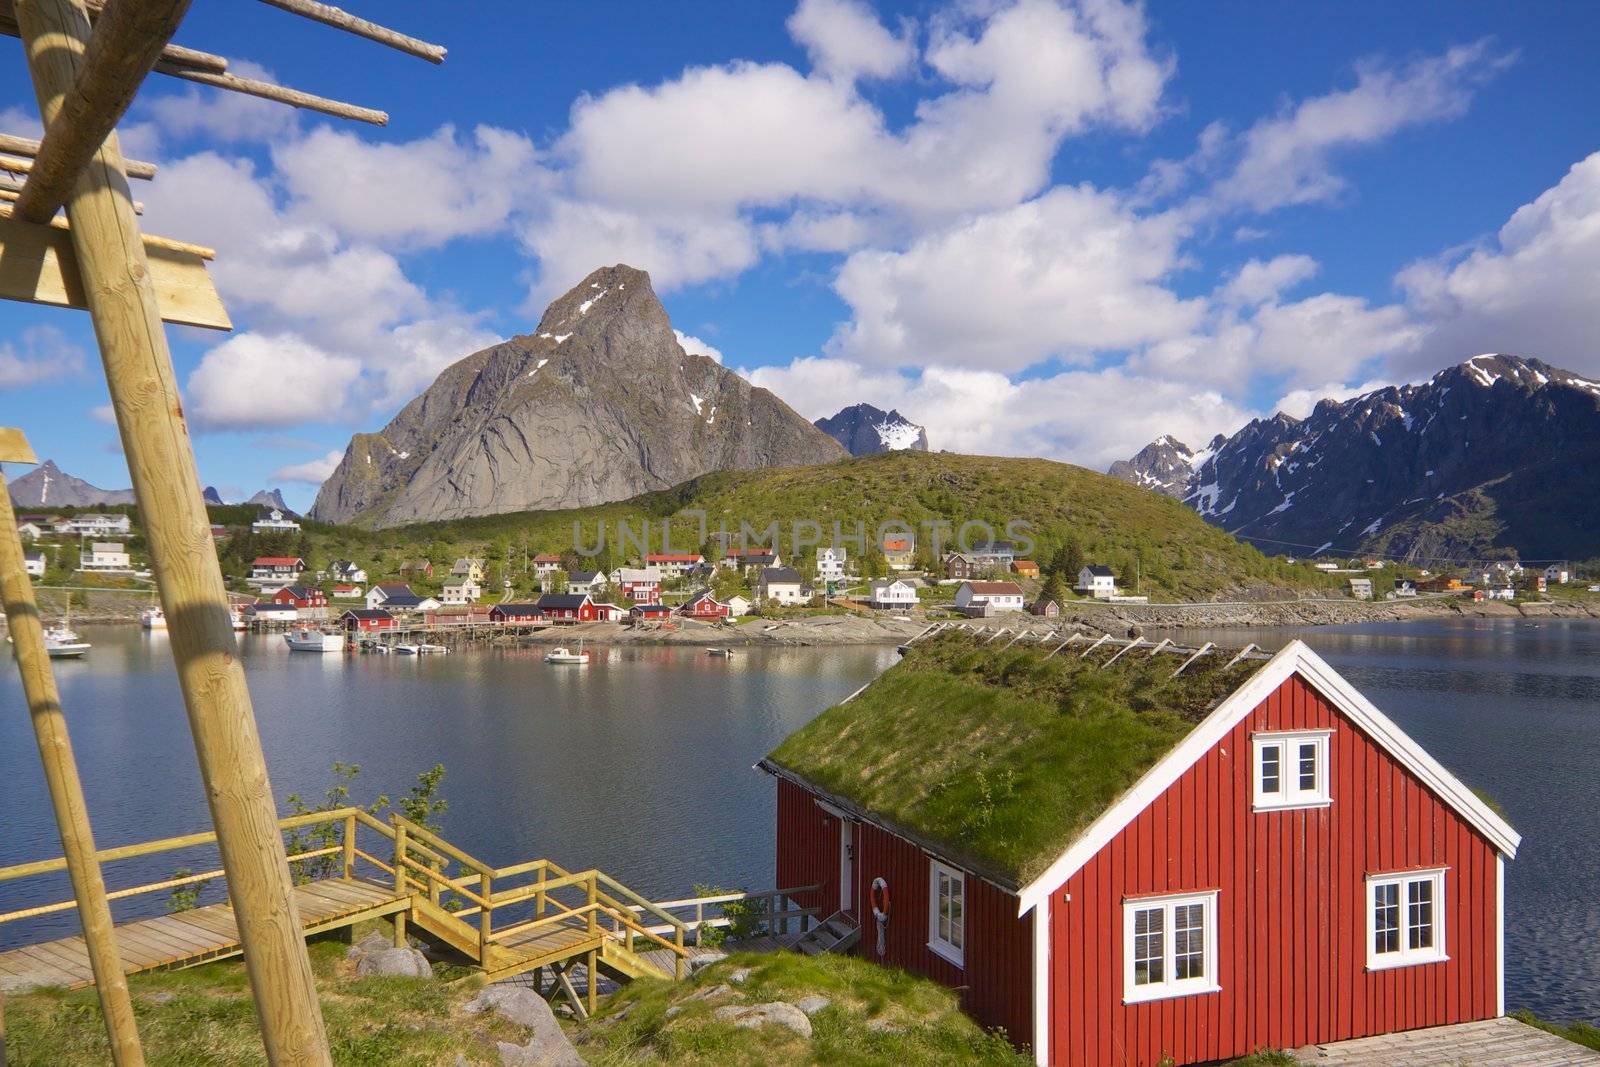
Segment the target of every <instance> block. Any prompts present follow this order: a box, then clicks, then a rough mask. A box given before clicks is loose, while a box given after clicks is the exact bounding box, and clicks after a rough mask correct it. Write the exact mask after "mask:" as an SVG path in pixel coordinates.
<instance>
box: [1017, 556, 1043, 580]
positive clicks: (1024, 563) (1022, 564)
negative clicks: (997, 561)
mask: <svg viewBox="0 0 1600 1067" xmlns="http://www.w3.org/2000/svg"><path fill="white" fill-rule="evenodd" d="M1011 573H1012V574H1015V575H1016V576H1017V577H1018V578H1037V577H1039V565H1038V564H1037V563H1035V562H1034V561H1033V560H1031V559H1014V560H1012V561H1011Z"/></svg>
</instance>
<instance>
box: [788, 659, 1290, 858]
mask: <svg viewBox="0 0 1600 1067" xmlns="http://www.w3.org/2000/svg"><path fill="white" fill-rule="evenodd" d="M1049 647H1054V646H1053V645H1052V646H1049ZM1120 647H1121V646H1120V645H1106V646H1103V647H1102V648H1100V649H1097V650H1095V651H1094V652H1093V653H1091V654H1090V655H1089V656H1088V657H1087V658H1084V657H1083V656H1082V653H1083V651H1084V646H1083V645H1081V644H1080V645H1078V646H1077V647H1076V648H1074V647H1072V646H1068V647H1067V648H1065V649H1062V650H1061V652H1059V653H1057V654H1056V655H1055V656H1053V657H1047V652H1048V648H1040V647H1038V646H1029V647H1026V648H1023V647H1014V648H1010V649H1005V650H994V649H991V648H986V647H984V646H983V645H980V644H978V643H976V641H975V640H974V639H973V638H972V637H971V636H969V635H967V634H954V633H952V634H943V635H940V636H938V637H934V638H930V639H929V640H927V641H925V642H921V643H919V644H917V645H914V646H912V648H911V650H910V651H909V652H908V653H907V655H906V657H905V658H904V659H903V660H901V662H900V663H898V664H897V665H895V666H894V667H892V668H891V669H890V670H888V671H887V672H885V673H884V675H883V676H882V677H881V678H879V679H878V680H877V681H875V682H873V683H872V685H870V686H868V687H867V689H866V690H865V691H863V692H862V693H861V694H860V695H859V696H857V697H856V698H855V699H853V700H851V701H850V702H848V703H846V704H841V705H838V706H837V707H834V708H831V709H829V710H828V711H825V712H823V713H822V714H821V715H819V716H818V717H817V718H816V719H814V720H813V721H812V722H811V723H810V724H808V725H807V726H805V727H803V728H802V729H800V730H799V731H797V732H796V733H794V734H792V735H791V736H790V737H789V738H787V739H786V740H785V741H784V742H783V743H782V744H781V745H779V746H778V748H777V749H775V750H774V751H773V752H772V759H773V760H774V761H776V762H777V763H779V764H782V765H783V766H785V767H787V768H789V769H791V770H793V771H795V772H797V773H798V774H800V775H802V776H803V777H805V778H806V779H808V780H809V781H811V782H813V783H815V784H816V785H818V786H820V787H821V788H823V789H825V790H827V791H829V792H830V793H834V794H836V795H839V796H842V797H845V798H847V799H849V800H851V801H854V802H855V803H856V804H859V805H860V806H861V807H863V808H865V809H867V810H869V811H871V812H873V813H875V814H877V815H879V816H881V817H883V818H884V819H886V820H888V821H889V822H891V823H894V824H896V825H898V826H900V827H902V828H904V829H906V830H908V831H911V832H913V833H915V834H916V835H918V836H920V837H922V838H924V839H926V840H927V841H929V842H932V843H935V844H938V845H940V846H941V847H943V848H945V849H948V850H949V852H950V854H951V858H953V859H957V860H964V861H966V862H967V863H969V864H970V865H971V866H973V867H974V868H975V869H977V870H979V871H982V872H984V873H988V874H991V875H995V876H999V877H1001V878H1003V879H1007V880H1010V881H1013V882H1015V883H1016V884H1018V885H1022V884H1026V883H1027V882H1028V881H1029V880H1031V879H1032V878H1033V877H1035V876H1037V875H1038V874H1040V873H1041V872H1042V871H1043V870H1044V869H1045V868H1046V867H1047V866H1049V864H1050V863H1051V862H1052V861H1053V860H1054V859H1055V858H1056V857H1057V856H1059V855H1060V854H1061V853H1062V852H1063V851H1064V850H1065V849H1066V848H1067V847H1068V845H1070V844H1071V843H1072V841H1073V840H1074V839H1076V838H1077V837H1078V835H1079V834H1081V833H1082V832H1083V831H1084V830H1085V829H1086V828H1087V827H1088V826H1089V824H1090V823H1092V822H1093V821H1094V820H1095V818H1096V817H1098V816H1099V815H1100V814H1101V813H1102V812H1104V811H1105V810H1106V808H1108V807H1109V806H1110V805H1111V804H1112V802H1113V801H1115V800H1116V798H1117V797H1118V796H1120V795H1121V794H1122V793H1123V792H1124V791H1126V790H1127V789H1128V787H1130V786H1131V785H1133V783H1134V782H1135V781H1137V780H1138V778H1139V777H1140V776H1141V775H1142V774H1144V772H1145V771H1147V770H1148V769H1149V768H1150V767H1151V766H1152V765H1154V764H1155V763H1156V761H1157V760H1159V759H1160V758H1161V757H1162V756H1163V755H1165V754H1166V753H1167V752H1168V751H1170V750H1171V749H1172V748H1173V746H1174V745H1176V744H1177V743H1178V741H1179V740H1180V739H1181V738H1183V737H1184V735H1186V734H1187V733H1188V732H1189V731H1190V730H1191V729H1193V728H1194V726H1195V724H1196V723H1198V722H1199V721H1200V720H1201V719H1202V718H1204V717H1205V715H1206V714H1207V712H1209V711H1210V710H1211V709H1212V708H1213V707H1214V706H1215V705H1216V704H1217V702H1218V701H1220V700H1221V699H1222V698H1223V697H1225V696H1226V695H1227V694H1228V693H1230V692H1232V691H1233V690H1234V689H1236V688H1238V686H1239V685H1240V684H1241V683H1242V682H1243V681H1244V680H1245V679H1246V678H1248V677H1249V676H1250V675H1251V674H1253V673H1254V672H1255V671H1256V670H1257V669H1259V667H1260V666H1261V664H1260V662H1259V661H1249V660H1247V661H1244V662H1241V663H1239V664H1236V665H1234V666H1232V667H1225V664H1226V663H1227V662H1228V660H1230V659H1232V658H1233V653H1232V652H1231V651H1226V650H1224V651H1213V652H1212V653H1210V654H1208V655H1206V656H1203V657H1201V658H1200V659H1199V660H1197V661H1196V662H1195V663H1194V664H1193V665H1192V666H1190V667H1189V668H1188V669H1187V670H1186V671H1184V672H1183V674H1181V675H1179V676H1178V677H1177V678H1175V679H1174V678H1171V677H1170V676H1171V675H1172V672H1173V671H1175V670H1176V669H1177V668H1178V666H1179V665H1180V664H1181V663H1182V662H1183V657H1181V656H1179V655H1178V654H1175V653H1162V654H1159V655H1155V656H1152V655H1150V653H1149V650H1148V649H1145V650H1139V649H1135V650H1133V651H1131V652H1129V653H1127V654H1126V655H1124V656H1122V657H1120V658H1119V659H1117V660H1116V662H1115V663H1113V664H1110V665H1109V666H1106V664H1107V662H1108V661H1109V660H1110V659H1111V658H1112V656H1113V655H1114V654H1115V652H1116V651H1117V650H1118V649H1119V648H1120Z"/></svg>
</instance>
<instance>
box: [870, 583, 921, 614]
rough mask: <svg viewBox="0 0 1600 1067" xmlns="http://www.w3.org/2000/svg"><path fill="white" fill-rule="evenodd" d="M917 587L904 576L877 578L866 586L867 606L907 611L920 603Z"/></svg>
mask: <svg viewBox="0 0 1600 1067" xmlns="http://www.w3.org/2000/svg"><path fill="white" fill-rule="evenodd" d="M920 601H921V598H920V597H919V596H918V594H917V587H916V586H914V585H912V584H911V583H910V582H908V581H906V580H905V579H904V578H878V579H876V580H874V581H873V583H872V584H871V585H870V586H869V587H868V588H867V606H868V607H873V608H880V609H883V610H891V611H908V610H910V609H911V608H914V607H916V606H917V604H918V603H920Z"/></svg>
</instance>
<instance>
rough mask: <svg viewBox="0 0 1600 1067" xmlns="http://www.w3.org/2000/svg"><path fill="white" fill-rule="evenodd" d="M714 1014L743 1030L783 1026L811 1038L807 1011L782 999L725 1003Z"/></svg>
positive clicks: (808, 1038)
mask: <svg viewBox="0 0 1600 1067" xmlns="http://www.w3.org/2000/svg"><path fill="white" fill-rule="evenodd" d="M713 1015H714V1016H715V1017H716V1018H717V1019H719V1020H720V1021H722V1022H729V1023H732V1024H733V1025H734V1026H737V1027H739V1028H740V1029H742V1030H753V1029H755V1028H756V1027H758V1026H782V1027H784V1028H785V1029H788V1030H793V1031H794V1032H795V1033H797V1034H799V1035H800V1036H801V1037H803V1038H806V1039H807V1040H810V1038H811V1020H810V1019H808V1018H806V1013H805V1012H803V1011H801V1010H800V1009H799V1008H797V1007H795V1006H794V1005H793V1004H785V1003H784V1002H783V1001H781V1000H774V1001H771V1002H769V1003H766V1004H725V1005H723V1006H722V1007H720V1008H718V1009H717V1010H716V1011H715V1012H713Z"/></svg>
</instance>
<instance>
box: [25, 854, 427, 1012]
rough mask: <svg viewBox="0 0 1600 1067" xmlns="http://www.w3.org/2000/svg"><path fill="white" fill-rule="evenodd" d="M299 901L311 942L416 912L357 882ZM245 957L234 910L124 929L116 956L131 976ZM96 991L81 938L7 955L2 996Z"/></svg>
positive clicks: (337, 882) (325, 886) (300, 894)
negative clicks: (42, 990)
mask: <svg viewBox="0 0 1600 1067" xmlns="http://www.w3.org/2000/svg"><path fill="white" fill-rule="evenodd" d="M294 895H295V904H296V905H297V907H298V908H299V910H300V922H301V925H302V926H303V927H304V928H305V931H306V933H308V934H312V933H320V932H322V931H324V930H331V929H337V928H339V927H344V926H350V925H353V924H354V923H357V922H361V921H363V920H365V919H370V918H376V917H378V916H380V915H392V914H394V913H395V912H400V911H405V910H406V909H407V908H408V907H409V906H410V898H409V896H406V897H397V896H396V895H395V892H394V888H393V887H392V886H383V885H379V884H377V883H375V882H368V881H361V880H355V879H352V880H350V881H345V880H344V879H340V878H334V879H328V880H326V881H319V882H311V883H309V884H307V885H302V886H296V887H295V890H294ZM239 951H240V948H239V929H238V926H237V924H236V923H235V922H234V917H233V908H232V906H230V905H228V904H211V905H208V906H206V907H203V908H194V909H192V910H190V911H185V912H180V913H178V914H175V915H163V916H161V917H160V918H156V919H140V920H138V921H136V922H129V923H123V924H120V925H118V927H117V954H118V955H119V956H120V957H121V959H122V967H123V970H124V971H126V972H127V973H128V974H137V973H138V972H140V971H154V970H160V969H162V968H164V967H188V966H192V965H194V964H196V963H204V962H207V961H209V960H218V959H225V958H227V957H229V956H233V955H237V954H238V952H239ZM93 983H94V974H93V972H92V971H91V970H90V968H89V952H88V948H87V947H86V946H85V945H84V943H83V938H82V937H64V938H61V939H60V940H59V941H47V942H44V943H42V944H37V945H25V946H23V947H22V948H16V949H12V950H10V951H9V952H0V993H19V992H22V991H23V990H26V989H33V988H37V987H40V986H65V987H67V988H69V989H73V988H77V987H78V986H86V985H92V984H93Z"/></svg>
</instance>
